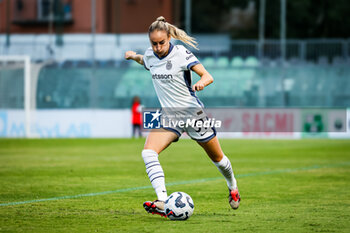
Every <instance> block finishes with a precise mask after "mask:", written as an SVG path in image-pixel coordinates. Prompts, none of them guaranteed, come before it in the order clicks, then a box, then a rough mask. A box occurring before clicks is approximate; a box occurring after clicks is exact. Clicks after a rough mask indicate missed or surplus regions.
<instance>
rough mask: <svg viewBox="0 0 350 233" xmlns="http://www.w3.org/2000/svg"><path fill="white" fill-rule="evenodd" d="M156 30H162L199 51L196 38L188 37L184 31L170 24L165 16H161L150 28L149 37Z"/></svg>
mask: <svg viewBox="0 0 350 233" xmlns="http://www.w3.org/2000/svg"><path fill="white" fill-rule="evenodd" d="M154 30H160V31H165V32H166V33H167V34H168V35H170V36H171V37H172V38H174V39H177V40H181V41H182V42H184V43H185V44H188V45H189V46H191V47H193V48H195V49H198V48H197V41H196V39H195V38H193V37H191V36H189V35H187V33H186V32H185V31H184V30H181V29H179V28H177V27H176V26H174V25H172V24H170V23H168V22H166V21H165V18H164V17H163V16H159V17H158V18H157V20H156V21H154V22H153V23H152V24H151V26H149V29H148V35H149V34H150V33H151V32H153V31H154Z"/></svg>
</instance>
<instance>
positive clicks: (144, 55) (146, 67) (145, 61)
mask: <svg viewBox="0 0 350 233" xmlns="http://www.w3.org/2000/svg"><path fill="white" fill-rule="evenodd" d="M147 52H148V51H147V50H146V52H145V54H143V58H142V60H143V66H144V67H145V69H146V70H149V64H148V59H147V55H146V54H147Z"/></svg>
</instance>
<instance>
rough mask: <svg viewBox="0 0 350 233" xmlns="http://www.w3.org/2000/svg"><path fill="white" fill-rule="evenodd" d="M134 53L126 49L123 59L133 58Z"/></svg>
mask: <svg viewBox="0 0 350 233" xmlns="http://www.w3.org/2000/svg"><path fill="white" fill-rule="evenodd" d="M135 55H136V53H135V52H134V51H127V52H125V56H124V57H125V59H126V60H130V59H134V56H135Z"/></svg>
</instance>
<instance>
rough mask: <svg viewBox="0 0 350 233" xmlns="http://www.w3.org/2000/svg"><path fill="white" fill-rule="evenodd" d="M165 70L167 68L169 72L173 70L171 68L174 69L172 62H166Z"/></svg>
mask: <svg viewBox="0 0 350 233" xmlns="http://www.w3.org/2000/svg"><path fill="white" fill-rule="evenodd" d="M165 68H166V69H167V70H171V68H173V64H171V61H167V62H166V66H165Z"/></svg>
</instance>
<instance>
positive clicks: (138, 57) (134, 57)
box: [125, 51, 143, 65]
mask: <svg viewBox="0 0 350 233" xmlns="http://www.w3.org/2000/svg"><path fill="white" fill-rule="evenodd" d="M125 59H126V60H134V61H136V62H137V63H139V64H140V65H143V55H141V54H136V53H135V52H134V51H127V52H125Z"/></svg>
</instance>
